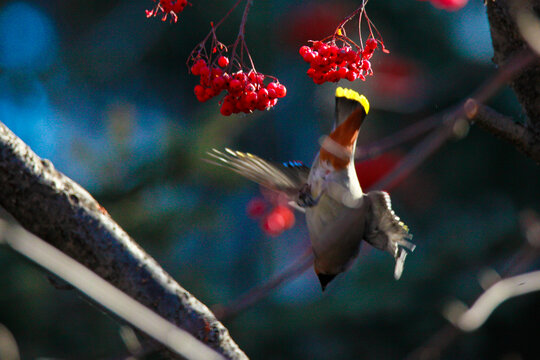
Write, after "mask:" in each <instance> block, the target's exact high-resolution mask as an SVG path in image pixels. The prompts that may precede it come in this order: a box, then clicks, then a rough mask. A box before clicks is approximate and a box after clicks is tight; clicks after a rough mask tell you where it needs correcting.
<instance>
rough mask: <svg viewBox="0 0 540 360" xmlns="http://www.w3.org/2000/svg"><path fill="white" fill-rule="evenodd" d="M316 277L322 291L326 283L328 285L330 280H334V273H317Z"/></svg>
mask: <svg viewBox="0 0 540 360" xmlns="http://www.w3.org/2000/svg"><path fill="white" fill-rule="evenodd" d="M317 277H318V278H319V282H320V283H321V288H322V291H324V290H325V289H326V285H328V283H329V282H330V281H332V280H334V278H335V277H336V275H330V274H317Z"/></svg>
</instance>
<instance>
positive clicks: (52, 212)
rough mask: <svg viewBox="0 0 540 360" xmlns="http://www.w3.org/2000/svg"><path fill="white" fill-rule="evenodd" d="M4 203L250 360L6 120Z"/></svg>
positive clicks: (1, 160) (1, 166)
mask: <svg viewBox="0 0 540 360" xmlns="http://www.w3.org/2000/svg"><path fill="white" fill-rule="evenodd" d="M0 205H1V206H3V207H4V208H5V209H6V210H7V211H8V212H9V213H11V214H12V215H13V216H14V217H15V219H17V220H18V221H19V223H20V224H21V225H22V226H23V227H24V228H26V229H27V230H28V231H30V232H32V233H34V234H35V235H37V236H38V237H40V238H42V239H43V240H45V241H47V242H48V243H50V244H51V245H53V246H55V247H56V248H58V249H60V250H61V251H62V252H64V253H66V254H67V255H69V256H71V257H72V258H74V259H75V260H77V261H78V262H80V263H81V264H83V265H85V266H86V267H87V268H89V269H91V270H92V271H94V272H95V273H96V274H98V275H99V276H101V277H102V278H103V279H105V280H107V281H108V282H110V283H111V284H113V285H114V286H115V287H117V288H119V289H120V290H122V291H123V292H125V293H126V294H128V295H129V296H131V297H132V298H134V299H136V300H137V301H139V302H140V303H142V304H143V305H145V306H147V307H149V308H150V309H152V310H154V311H155V312H156V313H158V314H159V315H161V316H162V317H164V318H165V319H167V320H169V321H170V322H172V323H173V324H176V325H178V326H179V327H181V328H183V329H185V330H186V331H188V332H190V333H191V334H192V335H194V336H195V337H196V338H198V339H199V340H201V341H203V342H204V343H206V344H207V345H209V346H210V347H212V348H213V349H215V350H216V351H217V352H219V353H221V354H223V355H224V356H225V357H226V358H229V359H247V357H246V355H245V354H244V353H243V352H242V351H241V350H240V349H239V348H238V346H237V345H236V344H235V343H234V341H233V340H232V339H231V338H230V336H229V333H228V331H227V329H226V328H225V327H224V326H223V325H222V324H221V323H220V322H219V321H217V319H216V318H215V316H214V315H213V314H212V313H211V312H210V310H209V309H208V308H207V307H206V306H205V305H204V304H202V303H201V302H200V301H198V300H197V299H196V298H195V297H194V296H193V295H191V294H190V293H189V292H187V291H186V290H185V289H183V288H182V287H181V286H180V285H179V284H178V283H176V282H175V281H174V280H173V279H172V278H171V277H170V275H169V274H167V273H166V272H165V271H164V270H163V269H162V268H161V267H160V266H159V264H158V263H157V262H156V261H155V260H154V259H152V258H151V257H150V256H149V255H148V254H146V253H145V252H144V250H142V249H141V248H140V247H139V245H138V244H137V243H135V241H133V239H131V238H130V237H129V235H127V234H126V232H125V231H124V230H122V228H120V226H119V225H118V224H117V223H116V222H114V220H113V219H112V218H111V217H110V216H109V215H108V214H107V212H106V211H105V209H103V208H102V207H101V206H100V205H99V204H98V203H97V201H96V200H94V198H92V196H91V195H90V194H89V193H88V192H87V191H86V190H84V189H83V188H82V187H81V186H80V185H78V184H77V183H75V182H74V181H73V180H71V179H69V178H68V177H67V176H65V175H64V174H62V173H60V172H58V171H57V170H55V169H54V167H53V165H52V164H51V163H50V161H48V160H44V159H41V158H40V157H38V156H37V155H36V154H35V153H34V152H33V151H32V150H31V149H30V148H29V147H28V146H27V145H26V144H25V143H24V142H23V141H22V140H21V139H19V138H18V137H17V136H15V135H14V134H13V133H12V132H11V131H10V130H9V129H8V128H7V127H6V126H5V125H4V124H3V123H1V122H0Z"/></svg>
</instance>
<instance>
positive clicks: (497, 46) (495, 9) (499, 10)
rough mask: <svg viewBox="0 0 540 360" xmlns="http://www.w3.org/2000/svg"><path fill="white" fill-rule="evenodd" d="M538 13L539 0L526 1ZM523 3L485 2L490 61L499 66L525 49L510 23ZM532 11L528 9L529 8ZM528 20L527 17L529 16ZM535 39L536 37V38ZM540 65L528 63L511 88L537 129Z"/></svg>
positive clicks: (539, 102) (521, 37) (539, 112)
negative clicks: (489, 38)
mask: <svg viewBox="0 0 540 360" xmlns="http://www.w3.org/2000/svg"><path fill="white" fill-rule="evenodd" d="M529 3H530V5H532V6H533V8H534V7H535V8H536V9H537V11H538V9H540V0H534V1H530V2H529ZM524 5H525V1H512V0H497V1H487V2H486V6H487V14H488V20H489V24H490V31H491V39H492V42H493V49H494V56H493V61H494V62H495V63H496V64H498V65H499V66H503V65H504V64H505V63H507V62H508V60H509V59H510V58H512V57H513V56H515V55H516V54H517V53H520V52H522V51H523V50H524V49H527V48H528V44H527V42H526V41H525V40H524V39H523V35H522V34H521V31H520V29H519V27H518V25H517V23H516V21H515V20H514V18H515V14H516V12H518V13H519V10H520V9H523V8H524ZM531 9H532V8H531ZM529 19H530V17H529ZM536 37H538V35H536ZM538 83H540V64H539V63H538V62H537V63H535V64H530V65H529V66H527V67H526V68H525V69H524V71H523V72H522V74H520V75H519V76H517V77H515V78H514V80H513V81H512V82H511V84H510V85H511V86H512V88H513V90H514V92H515V93H516V95H517V98H518V100H519V102H520V103H521V105H522V106H523V108H524V110H525V112H526V114H527V117H528V120H527V121H528V125H531V127H537V126H540V125H539V124H540V87H538V86H536V85H537V84H538Z"/></svg>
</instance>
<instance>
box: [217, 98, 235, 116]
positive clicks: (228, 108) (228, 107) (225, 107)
mask: <svg viewBox="0 0 540 360" xmlns="http://www.w3.org/2000/svg"><path fill="white" fill-rule="evenodd" d="M233 111H234V105H233V104H232V103H231V102H230V101H223V104H221V109H219V112H220V113H221V115H224V116H230V115H231V114H232V113H233Z"/></svg>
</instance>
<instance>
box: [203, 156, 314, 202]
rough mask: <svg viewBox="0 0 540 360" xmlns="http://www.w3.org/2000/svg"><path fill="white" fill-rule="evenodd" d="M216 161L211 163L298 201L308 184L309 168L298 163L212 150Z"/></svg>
mask: <svg viewBox="0 0 540 360" xmlns="http://www.w3.org/2000/svg"><path fill="white" fill-rule="evenodd" d="M208 155H210V156H211V157H212V158H213V159H214V160H218V161H209V162H210V163H212V164H214V165H218V166H222V167H226V168H229V169H230V170H232V171H234V172H236V173H238V174H240V175H242V176H244V177H246V178H248V179H249V180H251V181H254V182H256V183H258V184H260V185H262V186H264V187H266V188H268V189H271V190H277V191H282V192H284V193H286V194H287V195H288V196H289V197H291V198H292V199H293V200H296V198H297V197H298V194H299V192H300V190H301V189H302V187H303V186H304V185H305V184H306V183H307V179H308V175H309V168H308V167H307V166H305V165H304V164H302V163H301V162H298V161H289V162H286V163H283V164H279V163H274V162H269V161H266V160H263V159H261V158H260V157H258V156H256V155H252V154H250V153H243V152H240V151H233V150H230V149H227V148H225V151H224V152H222V151H219V150H216V149H212V151H210V152H208Z"/></svg>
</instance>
